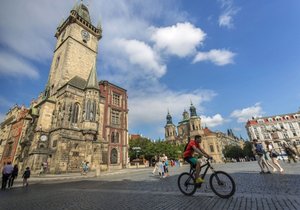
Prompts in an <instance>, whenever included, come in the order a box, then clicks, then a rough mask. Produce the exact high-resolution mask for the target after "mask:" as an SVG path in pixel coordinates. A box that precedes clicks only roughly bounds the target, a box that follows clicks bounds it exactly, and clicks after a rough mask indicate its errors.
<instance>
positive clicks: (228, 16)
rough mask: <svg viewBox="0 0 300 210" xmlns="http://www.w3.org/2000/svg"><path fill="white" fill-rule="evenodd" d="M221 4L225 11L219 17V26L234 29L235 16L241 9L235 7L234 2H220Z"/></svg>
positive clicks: (222, 0) (223, 0)
mask: <svg viewBox="0 0 300 210" xmlns="http://www.w3.org/2000/svg"><path fill="white" fill-rule="evenodd" d="M220 2H221V7H222V9H223V11H222V14H221V15H220V16H219V26H221V27H227V28H233V27H234V24H233V16H235V15H236V14H237V13H238V11H239V10H240V9H239V8H237V7H235V6H234V5H233V0H220Z"/></svg>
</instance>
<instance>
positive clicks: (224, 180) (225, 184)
mask: <svg viewBox="0 0 300 210" xmlns="http://www.w3.org/2000/svg"><path fill="white" fill-rule="evenodd" d="M209 185H210V187H211V189H212V191H213V192H214V193H215V194H216V195H218V196H219V197H221V198H229V197H231V196H232V195H233V194H234V193H235V183H234V180H233V179H232V177H231V176H230V175H229V174H227V173H226V172H224V171H215V172H214V173H213V174H212V175H211V176H210V179H209Z"/></svg>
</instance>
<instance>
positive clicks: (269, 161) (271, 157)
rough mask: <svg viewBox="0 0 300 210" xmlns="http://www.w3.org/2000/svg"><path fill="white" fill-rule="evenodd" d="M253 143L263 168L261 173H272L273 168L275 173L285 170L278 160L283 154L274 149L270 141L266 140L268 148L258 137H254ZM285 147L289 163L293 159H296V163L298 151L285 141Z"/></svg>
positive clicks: (254, 151) (257, 158) (254, 150)
mask: <svg viewBox="0 0 300 210" xmlns="http://www.w3.org/2000/svg"><path fill="white" fill-rule="evenodd" d="M252 144H253V149H252V151H253V154H254V155H255V157H256V160H257V162H258V165H259V167H260V169H261V171H260V173H261V174H266V173H267V174H270V173H271V170H272V172H273V173H274V172H277V171H278V172H280V173H283V172H284V169H283V168H282V166H281V165H280V163H279V162H278V160H277V158H278V157H279V156H280V155H281V154H279V153H278V152H277V151H276V150H275V149H274V147H273V145H272V144H271V143H270V142H269V141H267V140H266V141H265V144H266V148H264V147H263V145H262V144H261V143H259V142H258V140H257V139H253V141H252ZM283 149H284V152H285V153H286V155H287V157H288V163H291V161H292V160H293V161H294V163H296V162H297V160H296V155H297V154H296V151H295V150H294V149H292V148H291V147H290V146H289V145H287V144H285V143H284V144H283Z"/></svg>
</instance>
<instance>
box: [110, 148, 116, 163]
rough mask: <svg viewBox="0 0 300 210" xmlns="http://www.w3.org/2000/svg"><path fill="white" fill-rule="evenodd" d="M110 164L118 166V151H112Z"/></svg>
mask: <svg viewBox="0 0 300 210" xmlns="http://www.w3.org/2000/svg"><path fill="white" fill-rule="evenodd" d="M110 163H111V164H117V163H118V151H117V149H115V148H114V149H112V150H111V153H110Z"/></svg>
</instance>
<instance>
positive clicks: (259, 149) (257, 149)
mask: <svg viewBox="0 0 300 210" xmlns="http://www.w3.org/2000/svg"><path fill="white" fill-rule="evenodd" d="M255 152H256V153H257V154H258V155H263V154H264V153H265V150H264V149H263V147H262V145H261V144H257V145H256V146H255Z"/></svg>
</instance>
